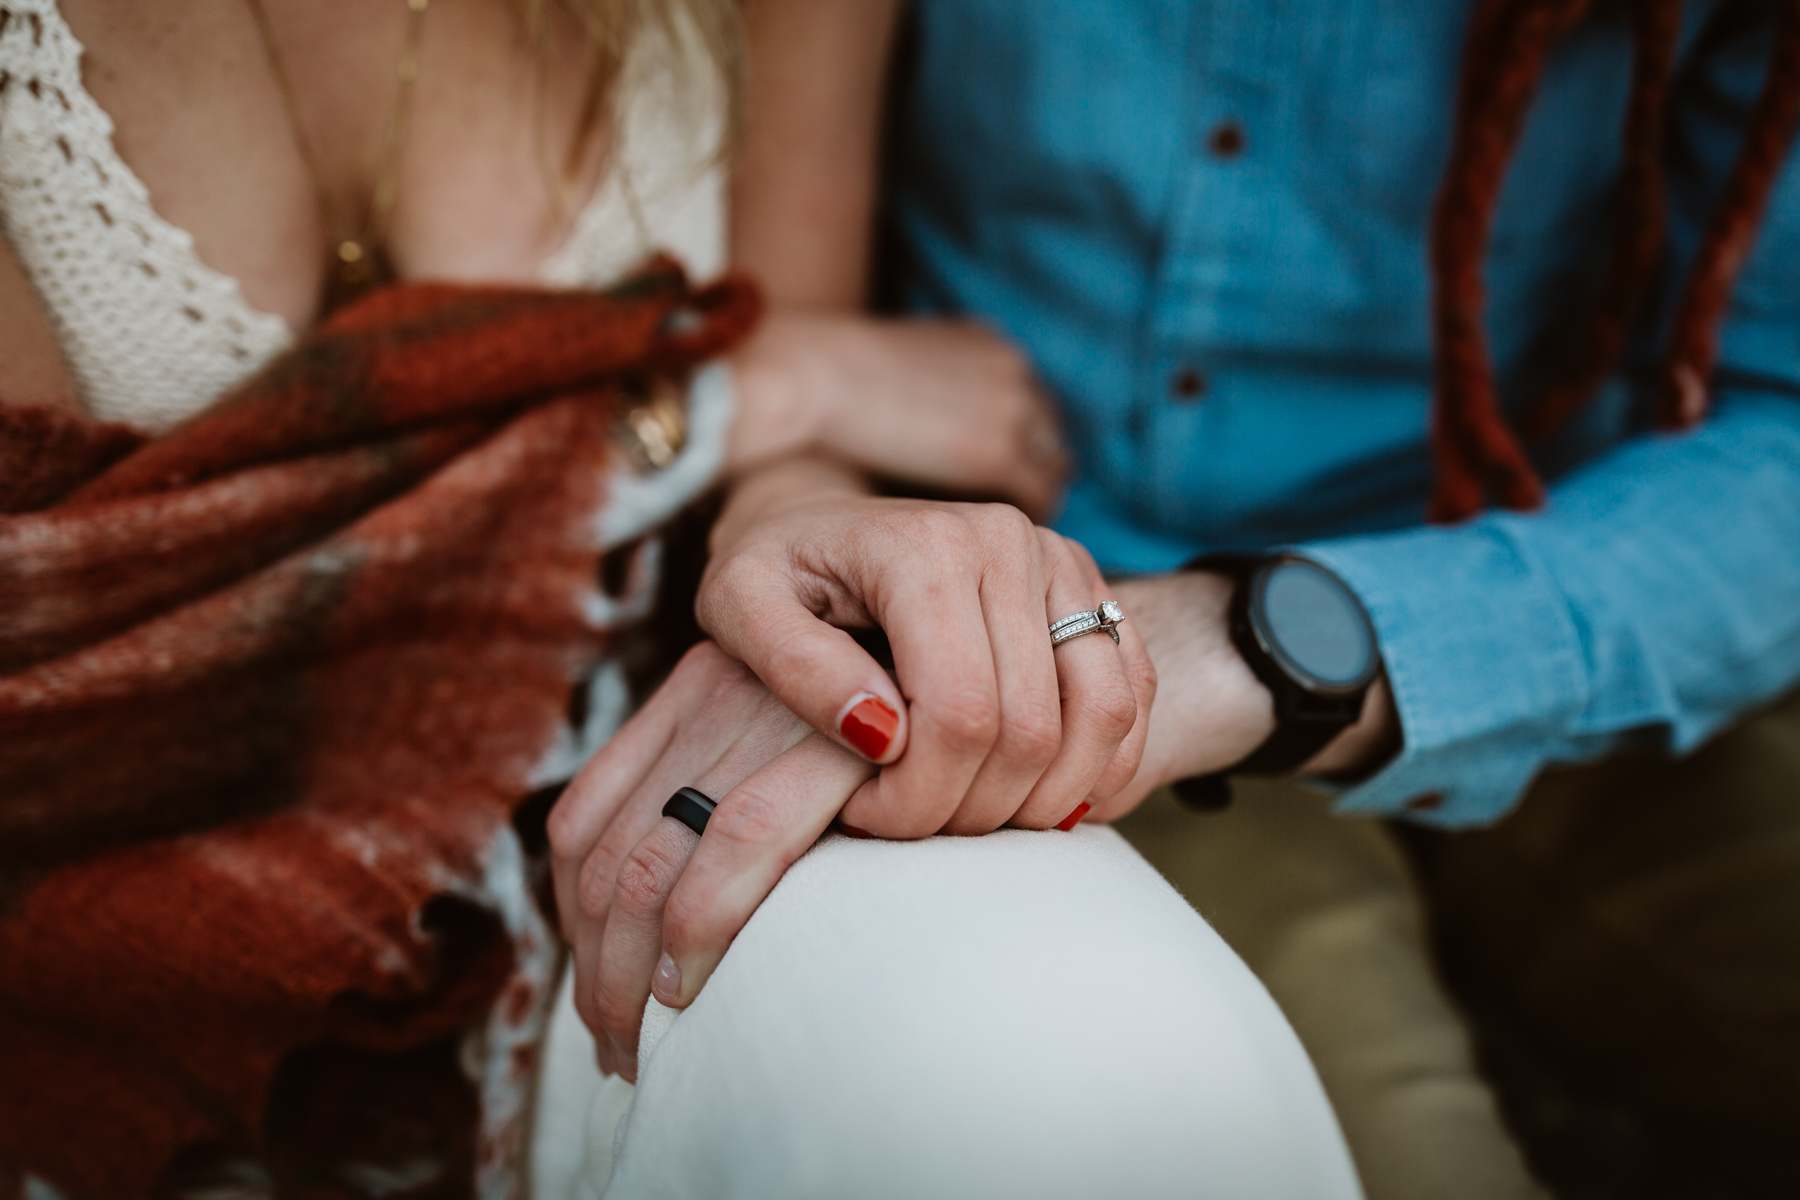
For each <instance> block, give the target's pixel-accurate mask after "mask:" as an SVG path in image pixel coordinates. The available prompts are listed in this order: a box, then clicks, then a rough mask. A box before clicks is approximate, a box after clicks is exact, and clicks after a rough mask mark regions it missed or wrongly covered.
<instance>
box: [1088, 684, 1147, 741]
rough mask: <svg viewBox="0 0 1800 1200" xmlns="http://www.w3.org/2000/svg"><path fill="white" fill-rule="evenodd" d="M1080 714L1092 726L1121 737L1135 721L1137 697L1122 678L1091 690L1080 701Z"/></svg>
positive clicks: (1110, 735) (1115, 736)
mask: <svg viewBox="0 0 1800 1200" xmlns="http://www.w3.org/2000/svg"><path fill="white" fill-rule="evenodd" d="M1082 714H1083V715H1084V716H1085V717H1086V718H1087V720H1088V722H1089V723H1090V724H1091V725H1093V727H1094V728H1095V729H1097V730H1099V731H1100V732H1101V733H1102V734H1105V735H1106V736H1108V737H1111V738H1115V739H1117V738H1123V737H1124V736H1125V735H1126V734H1127V733H1130V732H1131V727H1132V725H1133V724H1135V723H1136V722H1137V697H1136V696H1134V695H1132V694H1131V689H1130V688H1129V687H1127V686H1125V682H1124V680H1123V679H1120V680H1119V681H1118V682H1117V683H1108V684H1107V685H1105V686H1103V687H1098V688H1095V689H1094V690H1093V692H1091V693H1090V694H1089V695H1088V696H1087V697H1086V698H1085V699H1084V700H1083V701H1082Z"/></svg>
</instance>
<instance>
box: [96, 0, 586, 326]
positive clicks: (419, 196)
mask: <svg viewBox="0 0 1800 1200" xmlns="http://www.w3.org/2000/svg"><path fill="white" fill-rule="evenodd" d="M259 5H260V9H259ZM60 7H61V13H62V16H63V18H64V19H65V20H66V21H67V22H68V25H69V28H70V30H71V31H72V32H73V34H74V36H75V38H76V39H77V40H78V41H79V42H80V43H81V44H82V46H83V47H84V48H85V53H84V56H83V69H82V82H83V84H84V85H85V88H86V90H87V92H88V93H89V94H90V95H91V96H92V98H93V100H94V101H95V103H96V104H97V105H98V107H99V109H101V110H102V111H104V112H105V113H106V114H107V115H108V116H109V117H110V118H111V121H112V124H113V138H112V141H113V148H114V149H115V150H116V152H117V155H118V157H119V159H121V160H122V161H123V163H124V164H125V165H126V166H127V167H128V168H129V170H130V171H131V172H132V173H133V174H135V176H136V177H137V178H138V179H139V180H141V181H142V183H143V185H144V188H145V189H146V190H147V192H148V196H149V197H150V198H151V199H152V200H153V203H154V206H155V211H156V214H157V215H158V216H159V217H160V218H161V219H162V220H164V221H166V222H167V223H168V224H170V225H172V226H175V227H177V228H179V229H182V230H186V231H188V232H189V233H191V235H192V240H193V249H194V252H195V254H196V255H197V257H198V258H199V259H200V260H201V261H202V262H204V263H205V264H207V265H208V266H209V267H211V268H212V269H214V270H216V271H218V272H219V273H221V274H223V275H225V276H228V277H230V278H232V279H234V280H236V281H237V283H238V285H239V287H240V288H241V289H242V293H243V296H244V299H245V301H247V303H248V304H249V305H250V306H251V307H252V308H253V309H256V310H258V311H260V312H263V313H268V314H273V315H275V316H278V317H280V318H281V319H282V320H283V321H284V322H285V323H286V324H287V325H288V326H289V327H291V328H302V327H304V326H305V325H307V324H309V323H310V322H311V321H312V319H313V318H314V317H315V316H316V315H317V308H318V304H319V297H320V295H321V292H322V290H323V284H324V283H325V278H324V276H325V273H326V271H327V269H328V265H327V264H328V256H329V254H330V252H331V249H332V247H334V246H336V245H337V244H338V243H339V242H341V241H343V240H345V239H349V238H356V239H360V240H364V241H380V242H381V243H383V244H384V249H385V251H386V253H387V254H388V255H389V256H390V257H391V259H392V261H393V265H394V268H395V269H396V271H397V273H399V274H402V275H406V276H413V277H421V276H429V277H434V278H452V279H456V278H463V279H468V278H486V279H493V278H518V279H527V278H531V277H533V276H534V275H535V274H536V271H537V268H538V266H539V264H540V263H541V262H542V261H543V259H544V258H545V257H546V256H547V255H548V254H549V253H550V252H551V251H552V250H554V249H555V248H556V246H557V245H558V243H559V240H560V238H561V236H562V235H563V234H564V233H565V231H566V228H567V225H568V223H569V220H570V218H571V217H572V215H573V211H574V208H576V207H578V205H577V206H572V205H571V204H570V203H569V200H570V198H571V197H573V196H579V195H585V194H586V191H587V190H588V189H589V188H591V185H592V179H593V177H594V176H595V175H597V173H598V170H597V161H596V160H597V157H598V156H597V154H596V153H595V152H594V150H593V149H592V146H591V144H590V145H589V146H588V148H587V152H586V153H585V155H584V156H583V157H581V158H580V159H579V160H578V161H577V162H576V163H575V164H574V166H575V169H574V170H573V171H568V170H566V169H565V168H568V167H569V166H570V162H569V150H570V147H571V146H572V145H575V144H579V143H578V142H577V130H576V126H577V124H578V123H580V122H582V121H583V120H584V118H583V115H582V107H583V103H584V96H585V93H586V91H587V88H588V86H589V83H590V79H591V75H592V71H591V66H592V62H593V57H592V55H591V54H590V53H588V52H587V51H586V50H585V48H584V47H583V46H582V37H581V35H580V32H579V30H569V29H563V28H560V27H556V28H545V29H541V30H536V31H534V30H532V29H529V28H528V27H527V25H526V22H525V21H524V19H523V18H522V17H521V15H520V13H521V12H522V9H521V8H517V7H515V6H512V5H509V4H507V3H505V2H504V0H482V2H477V3H457V4H452V3H448V2H445V0H439V2H438V3H435V4H425V5H423V6H422V7H421V6H418V5H416V4H413V5H409V4H408V3H407V2H406V0H391V2H387V0H381V2H371V0H325V2H323V3H295V2H293V0H222V2H220V3H216V4H209V5H145V4H140V3H131V2H128V0H62V4H61V6H60ZM545 7H546V8H549V7H554V6H545ZM545 19H546V20H549V21H553V22H554V21H556V20H558V18H552V17H548V16H547V17H546V18H545ZM571 34H573V36H571ZM592 140H593V139H591V138H590V139H589V143H591V142H592Z"/></svg>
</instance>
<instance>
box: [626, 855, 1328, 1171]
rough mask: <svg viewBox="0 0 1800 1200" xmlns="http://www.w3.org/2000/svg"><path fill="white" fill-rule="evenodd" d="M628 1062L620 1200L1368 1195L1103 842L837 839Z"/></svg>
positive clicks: (1318, 1109) (1217, 946)
mask: <svg viewBox="0 0 1800 1200" xmlns="http://www.w3.org/2000/svg"><path fill="white" fill-rule="evenodd" d="M644 1044H645V1046H646V1047H647V1053H646V1055H645V1058H644V1060H643V1066H642V1074H641V1082H640V1084H639V1087H638V1089H637V1093H636V1095H635V1097H634V1098H633V1101H632V1105H631V1108H630V1111H629V1112H628V1113H627V1115H626V1117H625V1120H624V1123H623V1125H622V1126H621V1127H620V1128H619V1129H618V1131H617V1138H616V1144H617V1147H618V1156H617V1159H616V1162H615V1163H614V1164H613V1168H612V1172H611V1187H610V1189H609V1190H608V1192H607V1195H608V1196H609V1197H621V1198H635V1197H640V1196H744V1197H774V1196H780V1197H808V1196H819V1197H841V1196H849V1195H854V1196H859V1197H865V1196H866V1197H880V1196H897V1197H898V1196H906V1197H916V1196H927V1195H929V1196H942V1197H957V1196H971V1197H974V1196H980V1197H1003V1196H1031V1197H1054V1196H1064V1195H1067V1196H1077V1195H1081V1196H1085V1195H1095V1194H1104V1193H1106V1192H1114V1191H1117V1190H1119V1189H1121V1188H1123V1189H1125V1190H1128V1191H1129V1192H1130V1193H1131V1194H1132V1195H1134V1196H1138V1197H1157V1196H1182V1197H1194V1196H1228V1197H1234V1198H1240V1197H1247V1198H1254V1197H1286V1196H1294V1197H1307V1198H1309V1200H1311V1198H1315V1197H1330V1196H1354V1195H1356V1194H1357V1188H1356V1183H1355V1177H1354V1173H1353V1171H1352V1168H1351V1166H1350V1160H1349V1157H1348V1154H1347V1152H1346V1151H1345V1149H1344V1145H1343V1142H1342V1139H1341V1137H1340V1135H1339V1134H1338V1131H1337V1126H1336V1124H1335V1122H1334V1120H1333V1118H1332V1116H1331V1112H1330V1109H1329V1107H1328V1105H1327V1103H1326V1101H1325V1098H1324V1094H1323V1092H1322V1091H1321V1089H1320V1087H1319V1084H1318V1080H1317V1077H1316V1076H1315V1075H1314V1073H1313V1071H1312V1068H1311V1066H1310V1064H1309V1063H1308V1062H1307V1061H1306V1058H1305V1055H1304V1053H1303V1051H1302V1050H1301V1049H1300V1046H1299V1043H1298V1041H1297V1040H1296V1039H1295V1037H1294V1035H1293V1033H1292V1031H1291V1030H1290V1029H1289V1028H1288V1025H1287V1023H1286V1022H1285V1020H1283V1018H1282V1017H1281V1014H1280V1013H1279V1011H1278V1010H1277V1009H1276V1008H1275V1005H1274V1003H1273V1002H1272V1001H1271V1000H1270V999H1269V997H1268V994H1267V993H1266V992H1265V991H1264V990H1263V989H1262V987H1261V985H1260V984H1258V983H1257V982H1256V980H1255V979H1254V978H1253V977H1252V976H1251V975H1250V973H1249V972H1248V970H1247V969H1245V967H1244V966H1243V964H1242V963H1241V962H1239V961H1238V959H1237V957H1236V956H1235V955H1233V954H1232V953H1231V951H1230V950H1229V949H1228V948H1226V946H1225V945H1224V943H1223V942H1221V941H1220V940H1219V938H1218V937H1217V935H1215V934H1214V933H1213V932H1212V930H1211V929H1210V928H1209V927H1208V926H1207V925H1206V924H1205V922H1203V921H1201V920H1200V919H1199V918H1198V917H1197V916H1196V915H1195V914H1194V912H1193V910H1192V909H1191V908H1190V907H1188V905H1187V904H1186V903H1185V902H1184V901H1182V900H1181V899H1180V897H1179V896H1177V895H1176V894H1175V893H1174V892H1173V890H1172V889H1170V888H1169V887H1168V885H1167V884H1166V883H1164V882H1163V881H1162V879H1161V878H1160V877H1158V876H1157V875H1156V874H1155V873H1154V872H1153V871H1152V870H1151V869H1150V868H1149V867H1148V866H1147V865H1146V864H1145V863H1144V862H1143V860H1142V859H1141V858H1139V857H1138V856H1137V855H1136V853H1135V852H1133V851H1132V850H1131V849H1130V848H1129V847H1127V846H1126V845H1125V844H1124V842H1123V841H1122V840H1121V839H1119V838H1118V836H1117V835H1116V834H1114V833H1112V832H1111V831H1109V830H1103V829H1094V828H1084V829H1081V830H1078V831H1076V832H1075V833H1073V834H1068V835H1059V834H1038V833H1023V832H1017V833H1002V834H997V835H993V836H990V837H986V838H979V839H949V838H946V839H934V840H932V841H928V842H923V843H908V844H896V843H887V842H868V841H858V840H852V839H845V838H831V839H827V841H826V842H825V843H823V844H821V846H820V847H819V848H818V849H816V850H815V851H814V852H813V853H812V854H810V855H808V856H807V857H806V858H805V859H803V860H802V861H801V862H800V863H799V864H798V865H796V867H795V868H794V869H793V870H792V871H790V873H789V874H788V876H787V878H786V879H785V880H784V881H783V882H782V884H781V886H780V887H779V888H778V889H777V890H776V891H775V893H774V895H773V896H771V897H770V899H769V900H768V902H767V903H765V904H764V906H763V908H762V909H761V910H760V911H759V912H758V913H757V915H756V917H755V918H754V919H753V920H752V921H751V923H750V925H749V926H748V927H747V928H746V929H745V930H744V932H743V933H742V934H741V935H740V936H739V938H738V941H737V942H736V944H735V945H734V946H733V948H732V950H731V953H730V954H729V955H727V957H726V958H725V960H724V962H723V963H722V964H721V966H720V968H719V970H718V972H717V973H716V974H715V975H714V976H713V978H712V980H711V981H710V982H709V983H708V985H707V988H706V990H705V991H704V992H703V993H702V995H701V996H700V998H699V1000H698V1001H697V1002H696V1003H695V1004H694V1005H693V1006H692V1007H691V1008H690V1009H688V1010H687V1011H686V1012H685V1013H682V1014H679V1015H676V1014H672V1013H670V1012H668V1010H664V1009H661V1008H660V1006H657V1005H654V1004H653V1005H652V1011H651V1012H650V1013H649V1014H648V1015H647V1019H646V1026H645V1041H644ZM603 1157H604V1156H603Z"/></svg>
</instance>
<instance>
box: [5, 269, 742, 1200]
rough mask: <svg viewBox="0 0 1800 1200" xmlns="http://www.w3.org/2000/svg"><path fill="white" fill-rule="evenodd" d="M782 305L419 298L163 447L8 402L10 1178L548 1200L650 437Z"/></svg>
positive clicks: (655, 296) (676, 287)
mask: <svg viewBox="0 0 1800 1200" xmlns="http://www.w3.org/2000/svg"><path fill="white" fill-rule="evenodd" d="M756 309H757V301H756V298H755V296H754V294H753V293H752V292H751V290H750V289H748V288H747V286H745V285H743V284H741V283H736V282H727V283H724V284H720V285H717V286H714V287H712V288H709V289H706V290H699V291H696V290H693V289H691V288H690V287H689V286H688V284H687V282H686V280H685V279H684V277H683V275H682V273H681V272H680V270H679V269H678V268H675V267H674V266H673V265H672V264H670V263H666V262H658V263H654V264H651V266H650V267H649V268H647V269H646V270H645V271H644V272H643V273H642V274H640V275H638V276H636V277H634V278H633V279H632V280H631V281H629V282H628V283H627V284H625V285H623V286H621V287H619V288H616V289H614V290H612V291H608V292H605V293H574V292H545V291H537V290H512V289H493V288H482V289H468V288H450V287H443V286H417V285H409V286H401V287H398V288H395V289H392V290H389V291H386V292H383V293H381V294H378V295H375V296H371V297H369V298H368V299H366V300H364V301H361V302H359V303H358V304H356V305H355V306H354V307H352V308H349V309H347V310H344V311H343V312H341V313H339V314H338V315H336V316H335V317H334V318H333V319H331V320H330V321H329V322H328V323H327V324H326V325H325V326H324V327H322V328H321V329H320V330H319V331H318V332H317V333H315V334H314V335H312V336H310V337H309V338H308V339H307V340H306V341H305V342H304V344H302V345H300V346H298V347H297V348H295V349H294V350H293V351H292V352H291V353H289V354H288V355H287V356H285V357H284V358H283V359H281V360H280V361H278V362H276V363H275V364H273V365H272V366H270V367H269V368H268V369H267V370H265V371H264V372H262V373H261V374H260V375H258V376H257V377H256V378H254V379H253V380H251V381H250V382H248V383H246V384H245V385H243V386H242V387H240V388H238V389H237V390H236V391H235V392H233V393H232V394H230V395H229V396H227V397H226V398H224V399H223V400H222V401H221V402H220V403H219V404H217V405H216V406H214V407H212V408H210V409H208V410H207V411H206V412H204V413H202V414H201V415H199V416H198V417H196V418H195V419H193V420H191V421H189V422H188V423H187V424H185V425H183V426H181V427H180V428H177V429H175V430H174V431H172V432H170V433H168V434H166V435H164V436H161V437H157V438H154V439H149V440H147V439H145V438H144V437H142V436H139V435H138V434H136V433H133V432H132V431H130V430H127V429H124V428H121V427H117V426H107V425H101V424H97V423H93V422H89V421H86V420H83V419H80V418H76V417H69V416H63V415H58V414H57V413H54V412H52V411H50V410H46V409H41V408H19V407H11V406H6V405H4V404H0V1192H4V1191H5V1190H6V1180H7V1179H8V1177H9V1175H10V1177H11V1178H12V1180H13V1182H14V1183H15V1184H17V1183H18V1182H19V1181H21V1180H23V1179H26V1178H36V1179H39V1180H42V1181H44V1182H46V1183H48V1184H49V1185H50V1186H51V1187H52V1188H54V1189H55V1190H56V1191H57V1192H59V1193H62V1194H64V1195H68V1196H77V1197H88V1196H91V1197H105V1198H108V1200H117V1198H125V1197H135V1196H147V1195H151V1194H167V1193H170V1192H173V1191H179V1190H182V1189H183V1188H185V1187H188V1186H190V1185H192V1184H193V1183H194V1182H196V1181H198V1180H200V1179H202V1178H210V1179H212V1180H213V1182H215V1183H217V1182H220V1181H226V1182H232V1181H235V1182H236V1183H239V1184H242V1185H243V1186H244V1187H245V1188H246V1189H248V1190H249V1191H253V1192H254V1191H259V1190H261V1191H279V1192H280V1193H281V1194H283V1195H305V1196H336V1195H357V1194H384V1195H389V1196H426V1195H429V1196H440V1195H442V1196H454V1195H466V1194H476V1193H478V1194H481V1195H484V1196H505V1195H511V1194H515V1193H517V1192H518V1191H519V1189H520V1186H521V1185H520V1175H519V1166H520V1159H521V1156H522V1149H523V1140H524V1129H525V1120H524V1118H525V1116H526V1113H525V1107H526V1097H527V1096H528V1095H529V1093H530V1081H531V1079H532V1076H533V1074H534V1072H533V1066H534V1061H533V1056H534V1052H535V1048H536V1044H537V1040H538V1036H539V1033H540V1030H541V1025H542V1017H543V1014H544V1012H545V1008H546V1002H547V1001H548V999H549V998H550V993H551V988H552V984H553V975H554V971H555V969H556V965H557V962H558V956H559V951H558V949H557V947H556V944H555V941H554V938H553V935H552V933H551V924H550V922H549V921H548V920H547V918H546V916H545V915H544V914H543V913H542V912H541V911H540V909H539V907H538V905H537V903H536V901H535V900H534V896H533V885H532V880H533V871H534V862H533V861H532V858H531V856H530V854H529V853H528V852H527V851H526V849H525V844H526V843H525V842H524V841H523V840H522V839H521V837H520V836H519V834H518V832H517V831H515V828H514V825H513V820H514V816H515V811H516V810H517V808H518V806H519V805H520V802H521V800H522V799H523V798H524V797H526V796H527V795H528V794H529V793H530V792H532V791H533V789H534V788H539V787H543V786H545V785H547V784H549V783H552V782H554V778H553V777H554V776H555V775H556V773H557V772H558V771H559V770H561V771H566V770H567V769H568V768H569V767H570V766H572V765H575V763H576V761H577V760H576V756H575V755H573V754H572V753H571V747H572V743H574V742H575V740H576V737H575V734H574V733H573V731H572V730H571V728H570V711H571V707H570V700H571V694H572V690H573V689H579V688H582V687H583V686H584V685H585V683H586V682H587V681H589V680H591V679H592V678H594V676H595V673H596V671H597V669H599V668H600V667H601V666H602V664H603V662H604V661H605V659H606V655H607V652H608V648H609V645H610V644H611V643H612V642H613V639H615V638H616V637H617V636H618V634H619V632H620V629H621V627H622V626H623V625H625V624H626V623H627V621H628V620H629V619H630V618H631V617H632V615H633V611H634V609H633V606H631V605H622V604H621V603H619V602H618V601H617V600H616V599H614V598H610V597H609V596H608V594H607V593H606V591H605V590H604V589H603V587H602V586H601V581H600V570H599V567H600V561H601V557H602V555H603V553H604V552H605V551H606V550H607V549H608V548H609V546H610V545H611V544H613V543H616V542H619V541H622V540H623V539H624V538H625V537H627V536H628V535H632V534H634V533H635V532H638V531H637V530H634V529H632V528H631V525H632V522H631V521H630V520H624V521H621V520H615V519H611V516H609V514H615V515H616V513H615V510H616V508H617V506H618V504H619V503H620V496H619V493H620V489H621V486H622V485H624V484H625V482H626V481H625V480H623V478H622V473H623V472H622V469H615V467H614V466H613V464H614V463H615V462H616V461H617V459H618V454H617V451H616V449H615V445H614V438H615V423H616V417H617V414H618V413H619V411H620V409H621V407H622V405H623V403H624V401H623V400H622V397H623V396H624V395H626V394H628V392H629V391H630V390H631V389H632V388H633V387H635V386H637V385H638V384H639V383H641V382H642V381H644V380H647V379H650V378H653V377H656V376H659V375H673V374H679V373H682V372H685V371H686V370H687V369H688V368H690V367H692V366H693V365H695V364H697V363H699V362H700V361H702V360H703V359H705V358H707V357H708V356H710V355H713V354H715V353H716V352H718V351H719V350H721V349H723V348H724V347H725V346H726V345H728V344H729V343H730V342H732V341H733V340H734V339H736V338H737V337H738V336H739V335H741V334H742V333H743V332H744V331H745V330H746V329H747V328H748V327H749V325H750V324H751V323H752V321H753V320H754V317H755V313H756ZM641 507H642V506H640V508H641ZM640 515H642V514H641V513H640ZM638 523H639V524H640V525H641V524H642V523H643V522H642V521H639V522H638Z"/></svg>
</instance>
